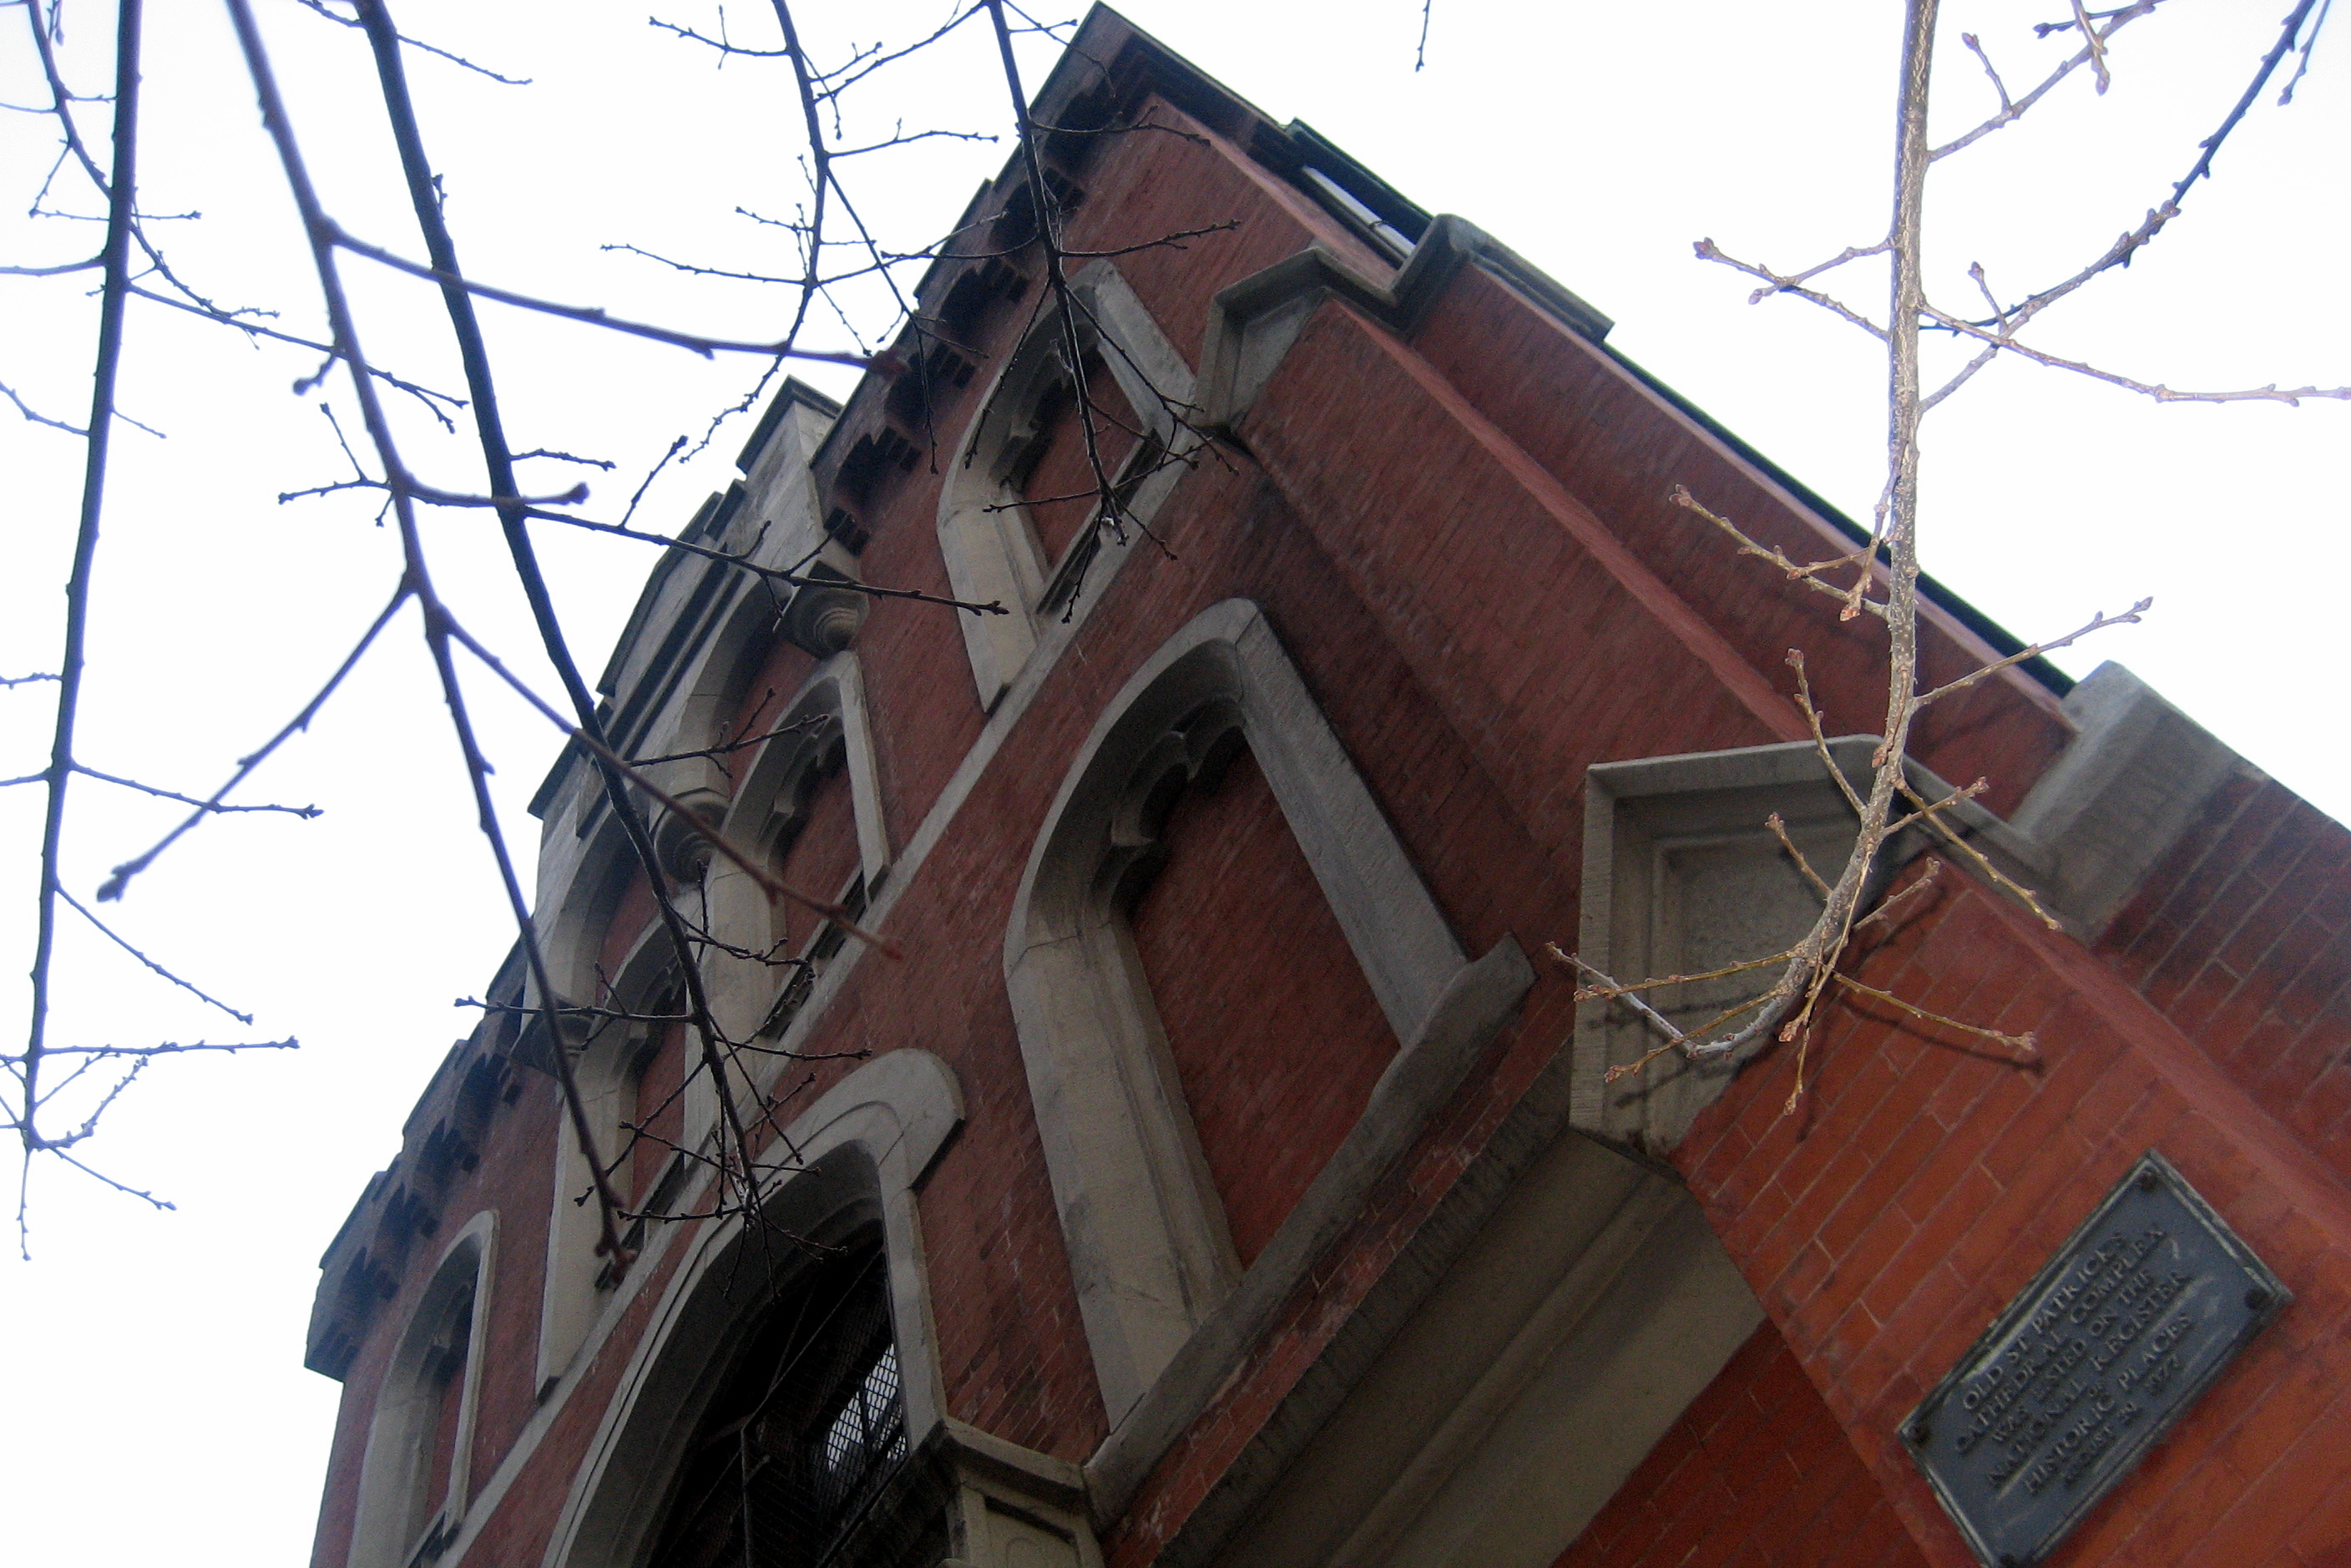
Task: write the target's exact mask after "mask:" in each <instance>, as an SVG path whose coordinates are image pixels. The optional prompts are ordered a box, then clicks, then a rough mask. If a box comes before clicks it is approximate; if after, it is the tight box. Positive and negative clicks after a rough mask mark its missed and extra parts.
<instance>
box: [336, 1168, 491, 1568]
mask: <svg viewBox="0 0 2351 1568" xmlns="http://www.w3.org/2000/svg"><path fill="white" fill-rule="evenodd" d="M496 1239H497V1215H496V1212H495V1211H493V1210H489V1209H485V1210H483V1211H482V1212H481V1213H479V1214H476V1215H475V1216H474V1218H472V1219H470V1220H468V1221H467V1222H466V1223H465V1228H463V1229H462V1230H460V1231H458V1232H457V1234H456V1235H455V1236H454V1237H452V1238H451V1239H450V1241H449V1244H448V1246H447V1247H445V1248H444V1249H443V1250H442V1253H441V1258H440V1260H439V1261H438V1262H436V1263H435V1264H434V1268H433V1272H432V1274H431V1275H430V1276H429V1281H428V1282H427V1284H426V1285H425V1287H424V1292H423V1295H421V1296H420V1297H418V1298H417V1302H416V1308H415V1310H414V1311H413V1312H411V1313H410V1314H409V1317H408V1322H407V1323H406V1325H405V1326H404V1327H402V1330H401V1334H400V1339H399V1341H398V1343H396V1344H395V1345H394V1346H393V1349H392V1360H391V1363H390V1364H388V1365H387V1366H386V1367H385V1369H384V1375H383V1383H382V1385H381V1389H380V1390H379V1392H378V1393H377V1396H376V1401H375V1412H374V1415H373V1417H372V1418H371V1421H370V1422H369V1425H368V1441H367V1450H366V1454H365V1457H364V1458H361V1460H360V1484H359V1505H358V1508H357V1510H356V1513H355V1517H354V1519H353V1521H352V1524H351V1548H350V1558H349V1559H348V1561H349V1563H350V1568H408V1564H409V1563H412V1562H413V1561H414V1560H415V1558H416V1556H417V1554H418V1552H420V1551H421V1550H422V1549H423V1546H424V1544H425V1543H426V1542H441V1541H447V1540H449V1539H451V1538H453V1537H454V1536H455V1534H456V1532H457V1531H458V1530H459V1529H460V1528H462V1526H463V1524H464V1521H465V1510H466V1505H467V1503H468V1502H469V1500H470V1488H469V1485H468V1482H469V1479H470V1478H469V1476H468V1474H467V1469H468V1467H467V1463H466V1461H467V1459H468V1458H469V1455H470V1451H471V1449H472V1448H473V1443H474V1421H475V1410H476V1406H478V1404H479V1395H480V1391H481V1379H482V1351H483V1341H484V1334H485V1333H486V1326H487V1322H488V1319H489V1315H490V1311H491V1302H490V1300H489V1295H490V1289H491V1279H492V1275H491V1270H492V1267H493V1265H494V1263H495V1262H496ZM461 1303H468V1304H469V1312H470V1320H469V1323H468V1327H467V1331H466V1342H465V1371H464V1374H463V1376H464V1379H465V1381H464V1384H463V1385H462V1386H461V1387H460V1388H459V1390H458V1406H457V1423H456V1433H455V1438H454V1440H453V1442H452V1444H451V1447H450V1453H449V1473H448V1475H447V1477H446V1478H445V1480H444V1485H443V1488H442V1495H441V1496H440V1497H438V1498H423V1499H421V1500H420V1499H419V1498H418V1497H417V1495H416V1492H417V1489H418V1488H419V1487H421V1486H424V1485H428V1484H430V1478H429V1477H427V1476H423V1475H420V1474H419V1473H418V1468H419V1466H420V1465H428V1464H430V1463H431V1455H430V1454H429V1453H427V1452H426V1451H424V1445H425V1444H426V1443H427V1442H429V1440H430V1438H431V1436H432V1426H431V1422H432V1418H433V1416H434V1410H433V1409H432V1407H431V1406H430V1405H429V1403H428V1402H427V1401H426V1400H425V1397H424V1396H425V1394H426V1392H427V1389H426V1384H427V1382H428V1380H429V1377H430V1374H431V1368H430V1367H429V1366H428V1365H427V1361H428V1359H429V1358H430V1357H431V1356H432V1355H433V1354H434V1353H435V1351H436V1349H437V1348H438V1347H437V1343H436V1342H437V1341H439V1340H440V1339H441V1338H442V1337H443V1334H444V1329H445V1328H446V1327H447V1326H448V1323H449V1320H450V1319H451V1317H452V1316H453V1315H454V1314H455V1312H456V1311H457V1309H458V1307H459V1305H460V1304H461ZM420 1501H421V1503H422V1505H423V1520H422V1521H421V1523H419V1522H417V1521H415V1520H414V1519H413V1515H414V1514H415V1512H416V1510H417V1506H418V1504H419V1502H420Z"/></svg>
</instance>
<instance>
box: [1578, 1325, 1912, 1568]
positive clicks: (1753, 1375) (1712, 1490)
mask: <svg viewBox="0 0 2351 1568" xmlns="http://www.w3.org/2000/svg"><path fill="white" fill-rule="evenodd" d="M1554 1568H1926V1559H1924V1558H1923V1557H1921V1556H1919V1554H1918V1548H1917V1546H1916V1545H1915V1544H1913V1543H1912V1542H1911V1540H1910V1536H1909V1534H1908V1532H1907V1531H1905V1530H1904V1529H1903V1528H1902V1521H1900V1520H1899V1519H1898V1518H1897V1517H1896V1515H1895V1512H1894V1510H1893V1508H1892V1507H1891V1506H1890V1505H1889V1504H1888V1503H1887V1502H1886V1495H1885V1493H1884V1492H1883V1491H1881V1490H1879V1488H1878V1485H1877V1482H1876V1479H1875V1478H1874V1477H1872V1476H1871V1475H1870V1473H1869V1471H1868V1469H1867V1468H1866V1467H1865V1466H1864V1465H1863V1464H1862V1462H1861V1456H1860V1455H1858V1454H1856V1453H1855V1452H1854V1448H1853V1444H1852V1443H1851V1442H1849V1441H1847V1440H1846V1437H1845V1435H1844V1427H1840V1426H1838V1425H1837V1420H1836V1416H1834V1415H1833V1414H1831V1413H1830V1410H1829V1407H1828V1406H1826V1405H1825V1404H1823V1403H1822V1401H1821V1396H1820V1395H1819V1394H1818V1393H1817V1392H1816V1391H1815V1390H1814V1389H1813V1385H1812V1384H1811V1382H1810V1381H1808V1380H1807V1379H1806V1378H1805V1376H1804V1369H1803V1367H1802V1365H1801V1364H1798V1362H1797V1360H1796V1358H1795V1356H1794V1355H1793V1354H1791V1353H1790V1351H1789V1349H1788V1342H1787V1341H1785V1340H1783V1339H1782V1338H1781V1337H1780V1333H1779V1331H1778V1330H1776V1329H1774V1328H1773V1327H1772V1326H1771V1324H1770V1323H1768V1322H1767V1323H1765V1324H1763V1326H1762V1327H1761V1328H1759V1329H1757V1330H1756V1331H1755V1333H1754V1335H1753V1337H1752V1338H1750V1339H1749V1340H1748V1342H1747V1343H1746V1344H1745V1345H1743V1346H1741V1347H1740V1351H1739V1353H1738V1354H1736V1355H1733V1356H1732V1357H1731V1358H1730V1360H1729V1363H1728V1364H1725V1365H1724V1367H1723V1369H1722V1370H1721V1371H1720V1372H1719V1373H1718V1374H1716V1375H1715V1379H1714V1381H1713V1382H1712V1383H1711V1384H1709V1385H1707V1388H1706V1390H1705V1392H1703V1393H1701V1394H1700V1395H1699V1396H1698V1397H1697V1398H1696V1399H1695V1400H1693V1401H1691V1403H1690V1406H1689V1408H1688V1409H1687V1410H1685V1411H1683V1412H1682V1416H1681V1419H1680V1420H1678V1421H1677V1422H1675V1423H1674V1426H1673V1427H1672V1429H1671V1430H1669V1431H1668V1432H1667V1434H1666V1435H1665V1437H1662V1438H1661V1439H1659V1440H1658V1443H1657V1446H1656V1448H1652V1449H1651V1450H1650V1451H1649V1457H1648V1458H1646V1459H1645V1460H1643V1461H1642V1463H1641V1467H1640V1468H1639V1469H1636V1470H1635V1471H1634V1472H1633V1473H1632V1475H1631V1476H1629V1477H1627V1478H1626V1479H1625V1484H1624V1485H1623V1486H1622V1487H1620V1488H1618V1489H1617V1492H1616V1495H1615V1496H1614V1498H1612V1499H1611V1500H1609V1503H1608V1506H1607V1507H1605V1508H1604V1509H1602V1510H1601V1511H1600V1512H1599V1513H1598V1514H1597V1515H1595V1516H1594V1517H1593V1521H1592V1522H1591V1523H1590V1524H1588V1525H1586V1526H1585V1527H1584V1531H1583V1534H1582V1535H1580V1536H1578V1537H1577V1538H1576V1542H1575V1544H1574V1545H1573V1546H1570V1547H1569V1548H1568V1549H1567V1550H1566V1551H1565V1552H1562V1553H1560V1556H1559V1561H1558V1563H1556V1564H1555V1565H1554Z"/></svg>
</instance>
